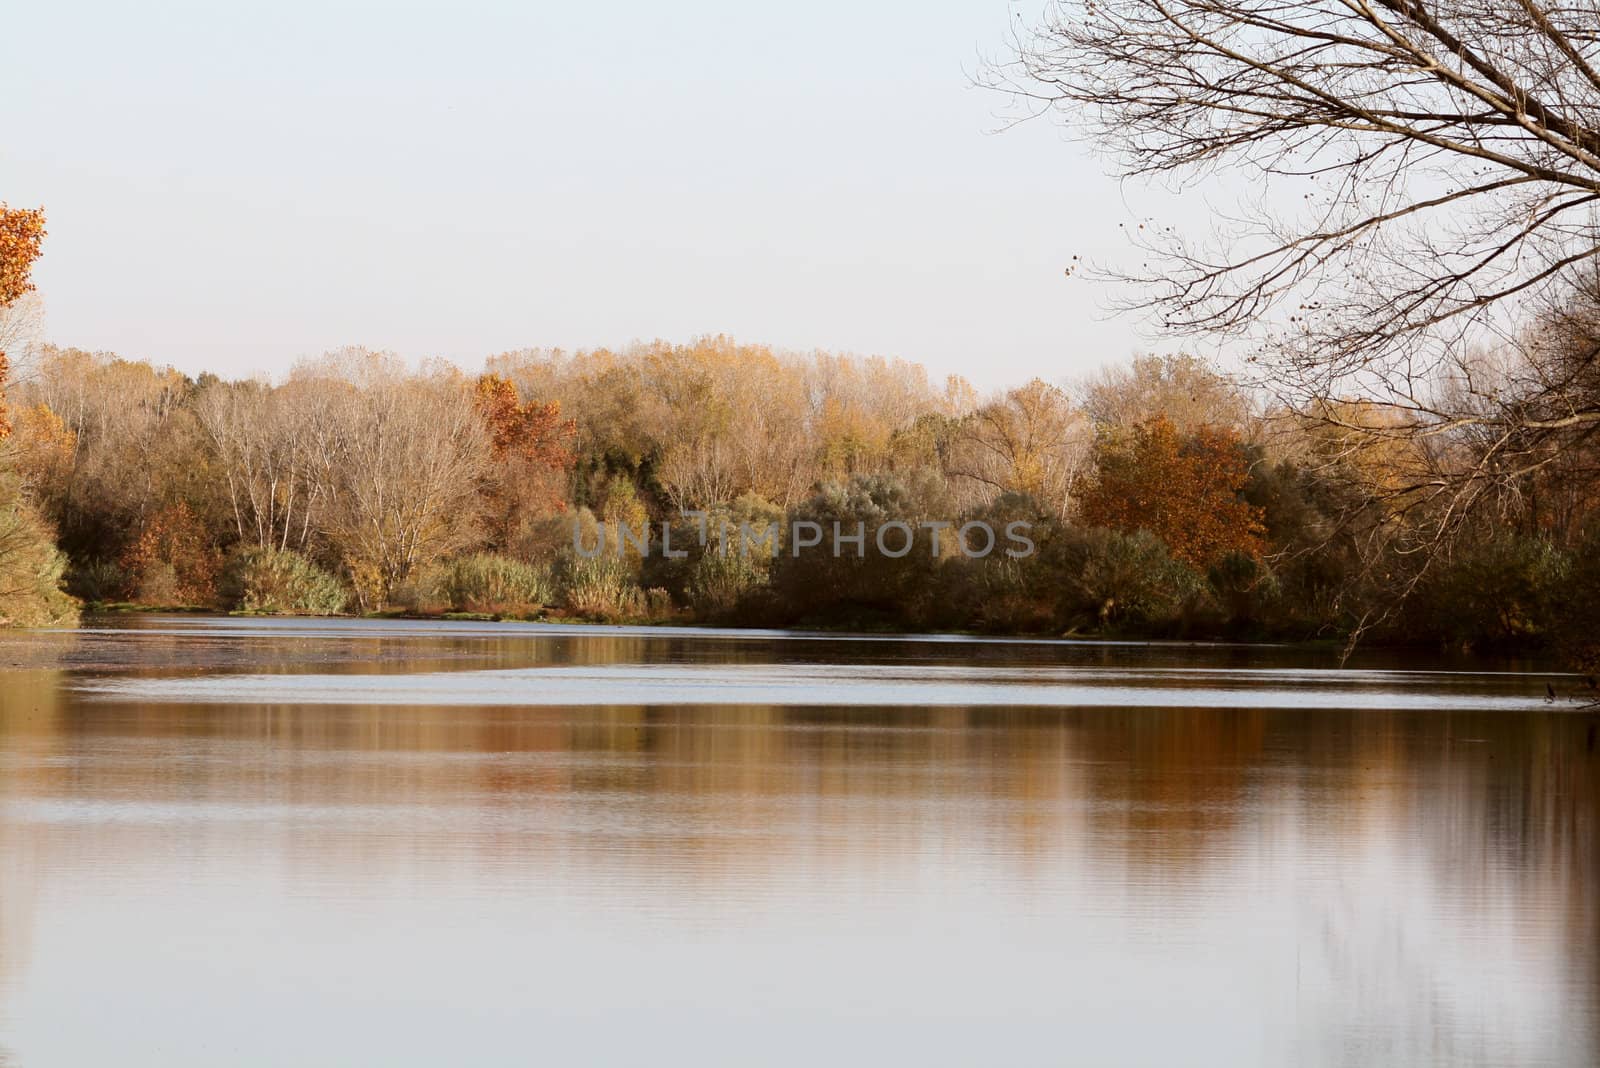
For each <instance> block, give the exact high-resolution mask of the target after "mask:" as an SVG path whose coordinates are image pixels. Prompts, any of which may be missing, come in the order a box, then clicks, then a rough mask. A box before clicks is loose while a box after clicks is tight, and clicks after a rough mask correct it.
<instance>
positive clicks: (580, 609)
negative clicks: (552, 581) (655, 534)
mask: <svg viewBox="0 0 1600 1068" xmlns="http://www.w3.org/2000/svg"><path fill="white" fill-rule="evenodd" d="M556 589H557V596H558V598H559V600H560V602H561V604H562V606H563V607H565V608H566V609H567V611H569V612H572V613H574V614H575V615H580V616H585V617H588V618H590V619H627V618H634V617H638V616H641V615H643V614H644V611H645V607H646V605H645V599H644V591H642V590H640V589H639V584H638V583H637V582H636V581H635V580H634V572H633V567H632V565H631V564H630V563H629V562H628V561H627V560H619V559H617V558H616V557H614V556H612V555H611V554H610V553H607V554H605V555H603V556H597V557H594V558H592V559H586V558H584V557H582V556H579V555H578V554H577V553H574V552H571V551H570V550H569V551H567V552H565V553H563V554H562V555H561V556H560V557H559V558H558V563H557V568H556Z"/></svg>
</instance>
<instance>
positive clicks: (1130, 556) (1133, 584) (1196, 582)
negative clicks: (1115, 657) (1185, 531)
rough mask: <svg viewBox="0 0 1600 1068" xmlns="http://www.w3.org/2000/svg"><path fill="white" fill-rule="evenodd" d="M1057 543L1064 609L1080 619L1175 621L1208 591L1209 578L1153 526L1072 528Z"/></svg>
mask: <svg viewBox="0 0 1600 1068" xmlns="http://www.w3.org/2000/svg"><path fill="white" fill-rule="evenodd" d="M1052 548H1053V550H1054V554H1055V556H1056V560H1055V561H1054V563H1055V565H1056V567H1057V568H1058V569H1059V573H1060V576H1061V582H1062V584H1063V591H1062V602H1061V604H1062V609H1063V611H1064V613H1065V615H1066V616H1067V618H1068V620H1070V621H1072V622H1075V623H1080V624H1081V623H1088V624H1091V625H1098V626H1102V627H1109V626H1117V625H1132V626H1138V627H1152V626H1155V627H1160V626H1170V625H1173V624H1176V623H1177V622H1178V621H1179V620H1180V619H1181V618H1182V617H1183V616H1184V614H1185V613H1186V612H1187V611H1188V610H1190V609H1191V608H1192V607H1193V605H1194V603H1195V602H1196V600H1197V599H1198V598H1199V597H1201V596H1202V595H1203V593H1204V588H1205V580H1204V579H1202V578H1201V577H1200V575H1199V574H1198V573H1196V572H1195V571H1194V570H1193V569H1192V568H1190V567H1188V566H1187V565H1186V564H1184V563H1182V562H1181V561H1178V560H1175V559H1173V557H1172V554H1171V553H1170V552H1169V551H1168V550H1167V546H1166V544H1165V543H1163V542H1162V540H1161V539H1160V538H1158V537H1156V536H1155V535H1154V534H1152V533H1150V532H1149V531H1148V530H1139V531H1135V532H1134V533H1132V534H1125V533H1123V532H1121V531H1116V530H1107V529H1105V528H1104V527H1094V528H1091V529H1088V530H1070V531H1065V532H1063V535H1062V537H1061V538H1059V539H1057V541H1056V543H1055V544H1054V545H1053V547H1052Z"/></svg>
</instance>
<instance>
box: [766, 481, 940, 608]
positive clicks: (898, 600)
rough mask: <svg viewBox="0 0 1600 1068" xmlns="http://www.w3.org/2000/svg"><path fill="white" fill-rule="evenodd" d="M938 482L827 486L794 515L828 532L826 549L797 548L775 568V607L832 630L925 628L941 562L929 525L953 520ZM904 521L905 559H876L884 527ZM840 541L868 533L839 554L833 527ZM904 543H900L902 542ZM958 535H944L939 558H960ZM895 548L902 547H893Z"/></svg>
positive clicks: (822, 546) (785, 553)
mask: <svg viewBox="0 0 1600 1068" xmlns="http://www.w3.org/2000/svg"><path fill="white" fill-rule="evenodd" d="M947 497H948V494H947V492H946V491H945V490H944V488H943V487H942V486H941V485H940V484H938V482H937V480H936V479H934V478H931V477H927V476H920V477H912V478H909V479H902V478H900V477H897V476H890V475H873V476H861V475H857V476H855V477H853V478H851V479H850V481H849V483H848V484H846V485H839V484H837V483H829V484H827V485H825V486H823V487H822V489H821V491H819V492H818V493H817V494H816V495H815V496H813V497H812V498H811V499H809V500H807V501H805V502H804V503H803V504H801V505H800V506H799V507H798V508H797V509H795V511H794V513H793V514H792V515H791V516H790V526H789V529H788V530H786V531H785V534H786V535H787V534H791V533H792V532H793V529H794V524H796V523H799V522H811V523H815V524H817V527H818V528H820V529H821V531H822V542H821V544H819V545H816V546H813V547H811V548H809V549H804V550H801V551H800V553H799V555H795V553H794V551H793V550H792V549H791V548H788V547H785V550H784V551H783V552H782V553H781V554H780V555H779V557H778V559H777V560H776V561H774V562H773V563H774V566H773V569H772V586H773V590H774V592H775V594H776V595H777V601H778V603H779V604H781V605H782V606H783V607H784V608H785V609H787V613H788V615H789V616H790V617H791V618H794V619H798V620H801V621H804V620H806V619H818V620H823V619H825V620H828V621H829V622H834V623H848V624H856V625H860V624H867V623H873V624H876V623H883V622H889V623H894V624H902V625H920V624H922V623H924V622H925V621H926V620H927V618H928V617H929V613H930V610H931V609H932V608H933V607H934V602H935V599H936V589H935V576H936V575H937V572H938V567H939V561H938V560H936V559H935V558H934V555H933V551H932V539H933V534H932V532H930V531H929V530H927V529H926V528H924V527H922V526H921V524H922V522H923V521H924V520H948V518H949V517H950V516H951V515H952V514H953V511H954V510H953V508H952V507H951V506H950V503H949V501H948V499H947ZM891 522H902V523H905V524H907V525H909V526H910V527H911V529H912V532H913V538H912V545H911V547H910V550H909V551H908V552H906V553H905V555H903V556H900V557H890V556H885V555H882V554H880V553H879V552H878V550H877V547H876V545H875V544H874V542H875V532H876V531H877V530H878V529H879V528H880V527H881V526H883V525H884V524H887V523H891ZM836 523H837V524H838V529H839V530H840V532H841V533H842V534H847V535H851V536H853V535H854V534H855V533H856V532H857V530H858V529H859V530H860V531H862V532H863V533H864V534H865V544H864V546H863V547H862V548H861V549H859V550H858V549H857V548H856V547H855V546H853V545H846V546H843V548H842V550H841V552H840V554H839V555H838V556H835V555H834V551H833V550H834V547H835V546H834V541H833V531H834V529H835V527H834V524H836ZM897 537H898V536H897ZM954 539H955V535H954V532H953V531H951V530H945V531H944V536H943V538H942V539H941V544H940V549H941V554H949V553H952V552H954V551H955V550H954V546H953V542H954ZM893 545H894V547H895V548H896V549H898V548H899V547H900V543H899V541H898V540H896V541H895V542H893Z"/></svg>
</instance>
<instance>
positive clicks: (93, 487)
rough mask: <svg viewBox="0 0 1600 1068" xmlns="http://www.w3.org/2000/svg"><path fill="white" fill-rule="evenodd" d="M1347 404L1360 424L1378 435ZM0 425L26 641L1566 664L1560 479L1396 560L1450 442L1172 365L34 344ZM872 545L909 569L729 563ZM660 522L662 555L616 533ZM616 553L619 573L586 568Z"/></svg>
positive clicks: (713, 340) (1581, 493) (1566, 569)
mask: <svg viewBox="0 0 1600 1068" xmlns="http://www.w3.org/2000/svg"><path fill="white" fill-rule="evenodd" d="M1552 344H1553V342H1552ZM1499 356H1500V357H1503V356H1504V354H1499ZM1484 358H1485V360H1489V359H1490V354H1486V355H1485V357H1484ZM1347 408H1348V410H1347V411H1345V412H1344V413H1343V415H1342V416H1341V420H1342V421H1343V422H1347V423H1350V424H1351V425H1352V426H1357V425H1359V424H1361V423H1362V421H1363V420H1365V419H1367V417H1368V416H1369V415H1373V414H1375V413H1374V412H1371V411H1368V410H1367V409H1365V408H1363V406H1362V405H1361V404H1360V403H1358V402H1354V401H1352V402H1349V403H1348V404H1347ZM8 412H9V425H10V427H11V431H10V435H9V437H8V439H7V441H6V443H5V478H6V480H7V482H6V485H7V487H8V490H7V492H8V493H9V494H10V495H11V500H12V501H13V507H14V509H15V510H16V511H15V514H17V515H20V516H25V517H27V519H28V523H27V524H25V525H24V526H23V527H19V528H18V530H21V531H24V533H26V534H30V535H31V540H30V538H28V537H24V538H23V539H22V540H23V541H25V542H27V543H28V544H27V547H25V548H18V547H15V546H11V545H8V544H7V543H4V542H0V560H3V561H4V564H3V567H4V571H5V573H7V574H16V575H24V576H32V577H31V579H30V580H29V581H26V582H21V583H18V582H12V583H10V584H8V585H7V586H6V588H5V591H4V598H5V600H4V605H5V607H4V609H3V614H4V615H5V616H7V617H8V618H10V619H13V620H15V621H17V622H46V621H50V620H54V619H61V618H65V617H67V616H69V615H70V614H71V613H72V611H73V601H72V599H74V598H75V599H76V600H77V601H80V602H84V603H91V604H101V605H107V604H122V603H128V604H137V605H150V606H197V607H206V608H213V609H223V610H232V611H244V612H265V613H270V612H282V613H310V614H332V613H344V612H351V613H384V612H405V613H420V614H454V613H470V614H484V615H498V616H507V617H520V618H540V617H564V618H579V619H594V620H640V621H643V620H652V621H707V622H719V623H733V624H754V625H786V626H795V625H798V626H849V627H872V628H891V629H905V628H934V629H963V630H979V631H987V632H997V633H1050V634H1061V633H1085V634H1088V633H1094V634H1133V635H1148V636H1173V637H1177V636H1187V637H1221V636H1232V637H1269V636H1274V637H1290V638H1307V639H1310V638H1326V639H1336V640H1343V639H1346V638H1348V636H1350V635H1351V634H1352V633H1355V632H1357V631H1358V630H1359V629H1360V628H1362V627H1364V626H1370V623H1371V621H1372V620H1373V619H1375V618H1378V617H1379V616H1380V615H1384V614H1385V613H1387V617H1386V620H1385V622H1384V623H1383V624H1382V625H1381V626H1379V627H1378V628H1377V630H1376V633H1377V634H1380V635H1382V634H1387V635H1388V636H1389V637H1391V638H1402V637H1404V638H1412V639H1424V640H1429V641H1434V642H1440V643H1449V644H1453V645H1458V646H1470V647H1474V648H1491V647H1496V648H1513V647H1535V646H1545V645H1551V644H1561V643H1564V642H1579V641H1581V639H1582V633H1581V630H1577V629H1574V627H1573V625H1572V623H1573V621H1577V620H1582V619H1585V618H1587V617H1586V615H1585V612H1586V608H1585V606H1584V605H1582V604H1580V603H1578V601H1579V599H1580V597H1581V596H1582V595H1583V593H1584V591H1587V590H1593V589H1597V588H1600V581H1597V576H1595V575H1594V574H1593V572H1594V570H1595V568H1596V565H1595V564H1594V563H1592V562H1591V561H1594V560H1595V559H1596V555H1595V554H1594V553H1593V552H1592V551H1591V546H1592V545H1595V544H1600V543H1594V542H1592V541H1591V538H1592V533H1593V531H1592V529H1591V528H1592V524H1591V523H1590V516H1591V513H1592V502H1594V501H1595V500H1596V499H1600V498H1597V497H1596V495H1595V492H1594V491H1595V489H1596V485H1595V482H1594V468H1593V465H1592V464H1591V463H1589V461H1588V454H1587V452H1586V451H1585V450H1583V449H1577V450H1573V451H1571V452H1569V454H1568V455H1567V456H1566V457H1565V459H1564V460H1563V461H1562V462H1561V463H1558V464H1552V465H1551V466H1549V467H1546V468H1541V469H1539V470H1536V471H1532V472H1530V473H1529V474H1528V475H1527V476H1526V477H1525V478H1524V479H1523V480H1522V481H1521V482H1520V483H1519V484H1518V485H1517V486H1516V492H1514V493H1507V494H1505V495H1503V498H1502V499H1499V500H1497V502H1496V506H1495V508H1493V509H1485V510H1481V511H1480V512H1479V513H1477V518H1476V519H1475V520H1474V522H1473V523H1471V524H1469V525H1468V526H1467V527H1465V528H1463V533H1462V535H1461V536H1460V537H1458V538H1455V539H1453V540H1452V542H1451V543H1450V545H1449V546H1448V548H1447V549H1444V550H1441V551H1440V552H1438V553H1435V554H1432V555H1427V556H1424V555H1419V554H1416V553H1414V552H1411V551H1410V543H1409V542H1408V541H1407V540H1406V539H1405V538H1403V537H1399V536H1397V533H1398V531H1399V530H1401V529H1403V528H1410V527H1416V526H1420V525H1426V524H1429V523H1436V522H1437V521H1438V518H1439V517H1438V516H1437V515H1436V514H1433V512H1432V511H1431V510H1432V509H1435V508H1442V507H1447V506H1448V501H1447V500H1445V499H1441V498H1435V497H1430V496H1429V495H1428V493H1427V490H1426V487H1421V488H1419V486H1418V472H1419V471H1425V470H1429V469H1433V468H1437V467H1438V466H1439V465H1440V464H1447V465H1458V466H1462V467H1468V468H1470V467H1471V466H1473V465H1474V464H1478V463H1480V462H1481V459H1482V455H1483V450H1484V445H1483V443H1482V441H1481V439H1480V438H1479V437H1478V436H1477V435H1476V434H1475V433H1474V432H1472V430H1471V429H1470V428H1468V429H1464V430H1463V431H1462V432H1461V433H1460V434H1459V435H1457V436H1456V437H1454V438H1452V439H1449V440H1441V439H1429V440H1427V441H1424V442H1419V441H1417V440H1415V439H1411V438H1395V439H1387V438H1384V437H1382V436H1381V435H1380V436H1373V435H1371V434H1368V433H1364V432H1360V431H1357V430H1345V431H1341V430H1340V429H1339V428H1338V423H1330V422H1328V421H1325V420H1315V419H1308V418H1306V417H1304V416H1302V415H1299V414H1296V413H1294V412H1292V411H1289V410H1286V409H1280V408H1274V407H1273V406H1272V405H1271V404H1270V403H1268V402H1266V401H1265V400H1263V398H1262V396H1261V395H1259V394H1258V393H1255V392H1252V391H1250V390H1247V389H1245V388H1243V387H1241V386H1240V385H1238V384H1237V383H1236V382H1234V381H1233V380H1231V379H1230V378H1229V377H1227V376H1225V375H1223V374H1221V373H1220V372H1219V371H1217V370H1216V369H1215V368H1213V367H1212V366H1210V365H1208V364H1207V363H1206V362H1205V361H1203V360H1201V359H1199V358H1196V357H1191V356H1164V357H1157V356H1144V357H1139V358H1137V359H1134V360H1133V361H1131V362H1130V363H1128V364H1127V365H1124V366H1116V367H1112V368H1110V369H1108V370H1105V371H1103V372H1102V373H1100V374H1099V375H1098V376H1095V377H1092V378H1089V379H1086V380H1083V381H1079V382H1075V383H1071V384H1067V385H1055V384H1050V383H1047V382H1044V381H1042V380H1038V379H1035V380H1033V381H1030V382H1028V383H1025V384H1023V385H1021V386H1018V387H1016V388H1013V389H1009V390H1005V391H1003V392H999V393H997V394H995V395H992V396H980V395H979V394H978V393H977V391H975V390H974V389H973V388H972V387H971V386H970V385H969V384H967V383H966V382H965V381H963V380H961V379H959V378H951V379H949V380H947V381H944V382H933V381H930V380H929V378H928V376H927V374H926V373H925V371H924V370H923V368H921V367H920V366H918V365H916V364H913V363H909V362H904V361H896V360H886V359H878V358H859V357H851V356H836V355H829V354H821V353H814V354H788V353H782V352H778V351H775V350H773V349H770V348H768V347H765V346H760V345H751V344H741V343H737V342H735V341H732V340H730V339H728V338H725V337H707V338H701V339H698V340H695V341H692V342H690V343H687V344H669V343H665V342H656V343H651V344H640V345H635V346H632V347H629V348H625V349H621V350H615V351H613V350H606V349H597V350H588V351H579V352H562V351H558V350H526V351H518V352H511V353H506V354H503V355H499V356H496V357H493V358H491V359H490V360H488V361H487V364H486V366H485V367H484V368H483V369H482V371H481V372H479V373H476V374H473V373H467V372H464V371H463V370H461V369H460V368H458V367H456V366H453V365H450V364H444V363H437V364H426V365H423V366H421V367H413V366H410V365H408V364H406V363H405V362H404V361H402V360H400V359H398V358H396V357H395V356H393V355H391V354H386V353H382V352H375V351H371V350H367V349H360V348H347V349H342V350H338V351H335V352H332V353H329V354H327V355H325V356H323V357H320V358H318V359H314V360H308V361H305V362H302V363H301V364H299V365H298V366H296V367H295V368H294V369H293V370H292V371H291V372H290V373H289V374H288V375H287V376H285V377H284V378H282V380H280V381H276V382H268V381H263V380H256V379H250V380H227V379H224V378H220V377H218V376H215V375H210V374H205V375H201V376H199V377H198V378H190V377H187V376H185V375H183V374H180V373H178V372H176V371H174V370H172V369H170V368H165V367H159V366H156V365H153V364H150V363H148V362H144V361H138V360H129V359H123V358H120V357H117V356H114V355H111V354H105V353H90V352H84V351H81V350H76V349H67V348H55V347H50V346H45V347H43V348H42V349H40V350H39V351H38V353H37V354H36V355H35V357H34V358H33V359H31V360H30V361H29V363H28V366H26V367H25V368H24V369H23V373H21V374H19V375H17V376H14V378H13V380H12V382H11V383H10V386H9V391H8ZM685 513H696V514H698V516H697V515H686V514H685ZM890 521H895V522H901V523H905V524H907V526H908V527H909V528H910V530H911V537H912V538H914V539H915V546H916V549H917V551H915V552H907V553H903V554H901V555H899V556H896V557H889V556H885V555H883V554H880V553H876V552H865V553H862V554H859V555H858V554H856V553H854V552H850V553H845V554H842V555H834V554H831V553H826V552H821V553H800V552H791V551H789V546H788V544H787V543H782V544H777V545H774V548H776V549H778V550H779V551H777V552H776V553H768V552H755V553H751V552H745V551H739V549H740V548H741V546H739V545H738V544H737V542H736V541H734V540H733V539H735V538H736V537H737V532H738V531H739V530H740V529H741V527H743V528H745V529H766V528H768V527H771V528H773V529H777V530H780V531H782V530H787V529H789V528H790V527H791V526H792V525H793V524H794V523H796V522H803V523H809V524H815V525H816V529H820V530H834V529H837V528H836V527H835V524H840V525H842V527H843V528H845V529H848V530H854V529H856V528H857V526H858V524H859V525H861V526H863V527H864V528H865V529H866V530H868V531H871V530H873V529H876V528H877V527H878V526H880V525H881V524H883V523H885V522H890ZM970 521H982V522H984V523H987V524H989V525H990V526H992V527H993V529H995V530H1004V529H1006V528H1007V525H1008V524H1012V523H1019V522H1020V523H1025V524H1026V525H1027V527H1026V529H1027V530H1028V531H1029V539H1030V543H1031V545H1033V546H1034V548H1035V551H1033V552H1030V553H1028V554H1026V555H1025V556H1020V557H1016V556H1012V555H1009V554H1006V553H999V552H997V553H993V554H989V555H986V556H982V557H975V556H973V555H971V554H969V553H963V552H961V551H958V549H957V547H956V546H955V545H954V544H953V543H952V542H950V541H949V540H947V541H946V543H945V544H944V545H943V546H941V547H940V548H939V549H938V551H934V547H933V546H932V545H931V544H929V539H930V537H936V536H937V533H936V528H937V527H938V526H939V525H940V524H944V523H955V524H957V525H959V524H961V523H965V522H970ZM662 524H666V525H667V526H669V527H671V528H672V541H673V544H674V545H675V546H680V547H682V550H681V554H680V553H679V552H675V553H674V554H672V555H671V556H667V555H665V554H661V553H652V552H649V551H644V552H641V551H639V549H640V546H638V545H637V544H630V543H629V542H627V541H625V540H624V539H623V538H622V537H620V536H619V535H620V534H621V532H622V530H623V528H627V530H629V531H631V532H635V533H636V532H638V531H640V530H642V529H644V528H645V527H646V526H652V527H655V528H656V529H658V530H659V529H660V527H661V525H662ZM707 531H709V534H707V533H706V532H707ZM574 534H576V535H577V538H578V543H577V544H575V542H574ZM607 534H609V541H610V544H611V545H612V546H613V547H616V546H619V545H621V546H623V547H624V549H625V551H622V552H616V551H608V552H605V553H600V554H595V553H593V552H588V553H585V552H583V551H581V546H585V545H589V546H592V545H594V544H596V543H597V541H598V540H599V539H601V538H604V537H605V536H606V535H607ZM58 549H59V552H58ZM1408 584H1409V585H1415V589H1414V590H1413V592H1412V595H1411V596H1410V597H1409V598H1408V599H1407V601H1406V604H1405V605H1404V607H1403V608H1402V610H1400V611H1398V612H1390V611H1389V609H1390V608H1391V607H1392V601H1393V597H1394V593H1395V590H1396V589H1397V588H1399V587H1401V586H1406V585H1408ZM63 591H64V592H63ZM68 595H70V598H69V596H68Z"/></svg>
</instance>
